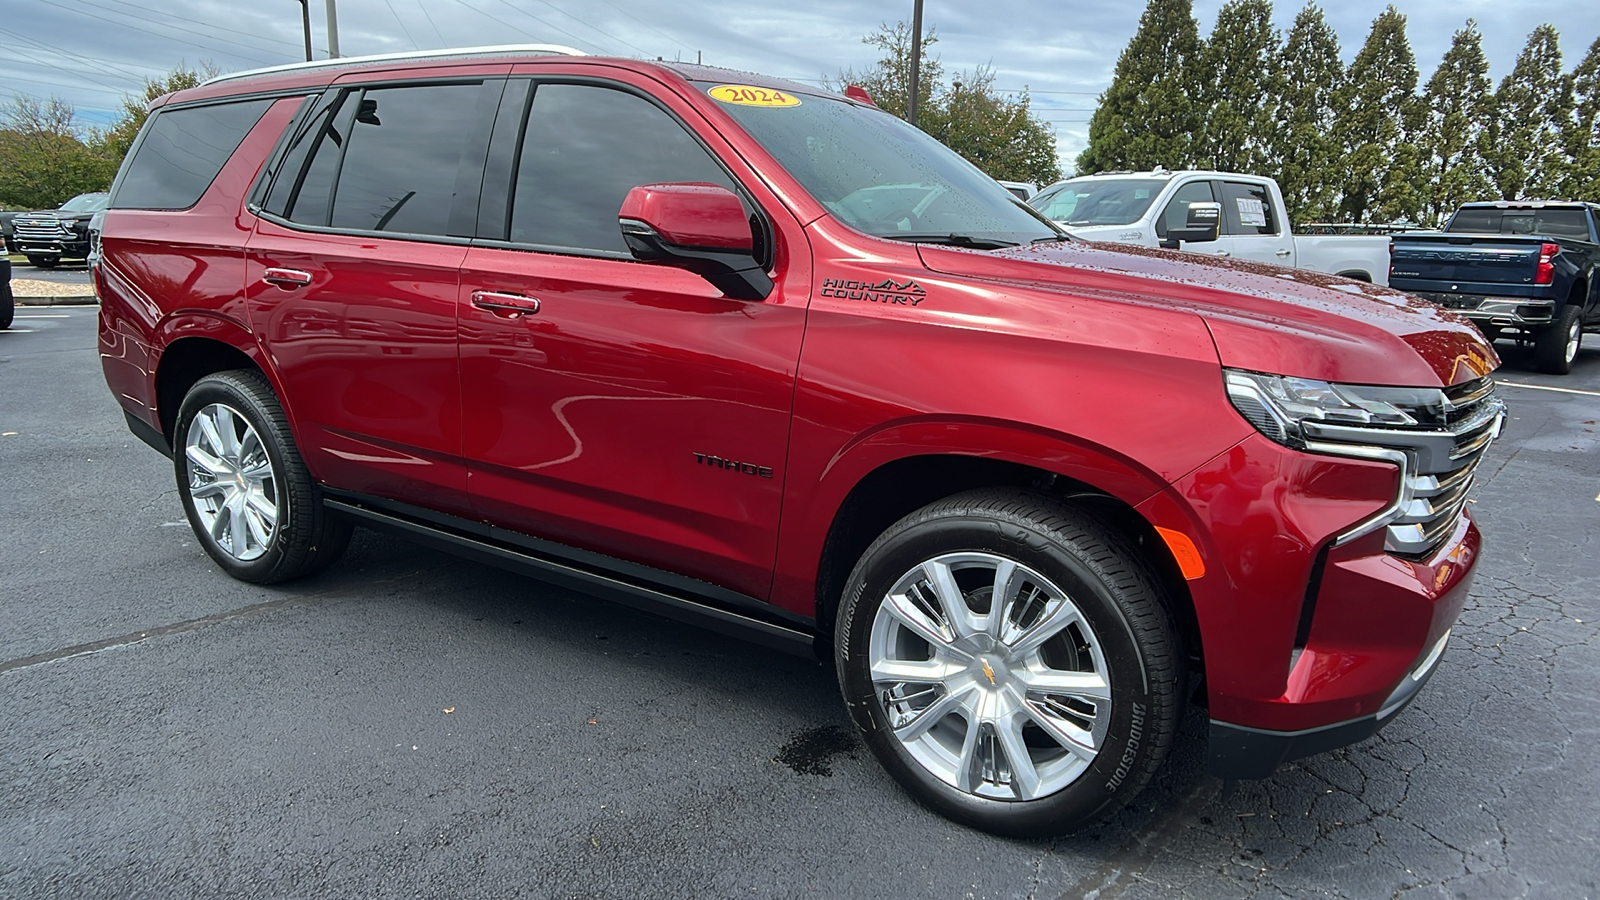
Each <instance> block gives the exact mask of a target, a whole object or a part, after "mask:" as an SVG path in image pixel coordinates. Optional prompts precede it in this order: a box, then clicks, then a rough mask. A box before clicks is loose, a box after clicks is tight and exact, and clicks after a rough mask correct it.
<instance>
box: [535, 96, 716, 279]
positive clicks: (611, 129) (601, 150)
mask: <svg viewBox="0 0 1600 900" xmlns="http://www.w3.org/2000/svg"><path fill="white" fill-rule="evenodd" d="M681 181H694V182H703V183H709V184H717V185H721V186H723V187H726V188H728V189H729V190H737V189H736V188H735V187H734V184H733V181H732V180H731V179H730V178H729V177H728V175H727V173H726V172H724V171H723V169H722V167H721V166H720V165H719V164H718V163H717V161H716V160H715V159H714V158H713V157H712V156H711V154H710V153H708V152H707V151H706V149H705V148H704V147H702V146H701V145H700V142H699V141H697V140H695V138H694V137H693V136H692V135H690V134H689V132H688V131H687V130H685V129H684V127H683V126H682V125H681V124H679V123H678V121H677V120H676V119H674V118H673V117H672V116H671V115H669V114H668V113H667V112H666V111H665V110H663V109H662V108H661V107H659V106H656V105H655V104H654V103H651V102H650V101H649V100H646V99H644V98H643V97H640V96H638V95H636V94H631V93H628V92H627V91H621V90H615V89H612V88H607V87H600V86H597V85H588V84H539V85H537V86H536V87H535V88H534V95H533V103H532V105H531V106H530V107H529V111H528V121H527V127H526V129H525V131H524V138H523V143H522V150H521V153H520V158H519V162H518V166H517V175H516V182H515V185H514V187H513V190H512V198H511V219H510V225H511V227H510V234H509V237H510V239H511V240H512V241H515V242H518V243H526V244H538V245H543V246H548V247H556V248H564V249H574V250H579V251H601V252H614V253H619V254H623V255H628V247H627V245H626V244H625V243H623V240H622V231H621V229H620V228H618V227H617V212H618V211H619V210H621V208H622V201H623V199H624V198H626V197H627V196H628V191H630V190H632V189H633V188H635V187H637V186H639V185H641V184H656V183H660V182H681Z"/></svg>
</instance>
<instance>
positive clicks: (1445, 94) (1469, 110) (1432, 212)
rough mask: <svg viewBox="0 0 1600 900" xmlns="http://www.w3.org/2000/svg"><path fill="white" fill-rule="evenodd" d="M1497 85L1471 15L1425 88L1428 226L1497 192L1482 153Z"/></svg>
mask: <svg viewBox="0 0 1600 900" xmlns="http://www.w3.org/2000/svg"><path fill="white" fill-rule="evenodd" d="M1493 89H1494V84H1493V82H1491V81H1490V80H1489V60H1488V59H1487V58H1485V57H1484V55H1483V35H1482V34H1480V33H1479V32H1478V24H1477V22H1475V21H1473V20H1472V19H1468V20H1467V27H1465V28H1463V29H1461V30H1460V31H1457V32H1456V34H1455V39H1454V40H1453V41H1452V42H1451V44H1450V49H1449V50H1447V51H1446V52H1445V54H1444V59H1443V61H1441V62H1440V63H1439V68H1438V69H1436V70H1435V71H1434V73H1433V77H1432V78H1430V79H1428V84H1427V87H1426V88H1425V89H1424V91H1423V108H1424V116H1425V117H1424V120H1423V126H1422V134H1421V135H1419V136H1418V139H1417V143H1418V145H1419V149H1420V150H1421V153H1422V162H1423V181H1424V185H1425V188H1426V196H1425V197H1424V203H1423V221H1424V222H1425V223H1427V224H1429V225H1434V224H1437V223H1438V222H1439V221H1440V218H1441V217H1442V216H1445V215H1447V214H1449V213H1450V212H1452V211H1454V210H1455V208H1456V207H1458V206H1460V205H1461V204H1462V203H1465V202H1467V201H1470V200H1484V199H1488V198H1489V197H1491V196H1493V191H1494V184H1493V183H1492V182H1491V181H1490V180H1489V166H1488V163H1487V162H1486V161H1485V160H1484V158H1483V152H1482V150H1483V131H1484V123H1485V122H1487V121H1488V120H1489V118H1490V116H1491V115H1492V114H1493V111H1494V104H1493V99H1494V95H1493Z"/></svg>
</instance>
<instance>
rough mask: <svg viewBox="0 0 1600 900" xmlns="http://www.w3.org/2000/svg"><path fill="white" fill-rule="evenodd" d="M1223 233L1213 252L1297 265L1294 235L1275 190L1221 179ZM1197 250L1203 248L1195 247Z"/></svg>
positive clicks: (1247, 182) (1254, 184)
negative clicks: (1284, 216)
mask: <svg viewBox="0 0 1600 900" xmlns="http://www.w3.org/2000/svg"><path fill="white" fill-rule="evenodd" d="M1216 188H1217V190H1218V191H1219V192H1220V193H1221V194H1222V196H1221V197H1220V198H1218V199H1220V200H1221V201H1222V235H1221V236H1220V237H1218V238H1217V242H1216V245H1215V246H1214V248H1212V252H1214V253H1216V254H1217V255H1218V256H1231V257H1234V258H1236V259H1253V260H1255V261H1256V262H1264V263H1274V264H1276V265H1280V266H1292V265H1294V262H1295V260H1294V238H1293V237H1292V236H1291V235H1290V233H1289V228H1288V226H1287V225H1286V224H1285V223H1284V222H1283V216H1282V206H1280V205H1279V204H1278V203H1276V202H1274V200H1275V198H1274V197H1273V192H1272V190H1271V189H1270V188H1269V187H1268V186H1267V185H1265V184H1259V183H1256V182H1250V181H1220V182H1217V184H1216ZM1195 249H1201V248H1200V247H1196V248H1195Z"/></svg>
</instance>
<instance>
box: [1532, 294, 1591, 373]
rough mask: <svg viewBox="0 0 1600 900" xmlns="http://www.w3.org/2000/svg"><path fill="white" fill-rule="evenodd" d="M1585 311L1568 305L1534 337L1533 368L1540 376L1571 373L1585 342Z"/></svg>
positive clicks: (1576, 306)
mask: <svg viewBox="0 0 1600 900" xmlns="http://www.w3.org/2000/svg"><path fill="white" fill-rule="evenodd" d="M1582 319H1583V310H1582V308H1581V304H1579V303H1571V302H1569V303H1567V304H1566V305H1564V306H1562V307H1561V314H1560V315H1559V316H1556V320H1555V321H1554V322H1552V323H1551V324H1549V325H1547V326H1545V327H1544V328H1541V329H1539V330H1538V331H1536V332H1534V334H1533V364H1534V366H1535V367H1536V368H1537V369H1538V370H1539V371H1541V372H1546V373H1548V374H1551V375H1565V374H1567V373H1569V372H1571V371H1572V361H1573V360H1574V359H1576V358H1577V356H1578V348H1579V346H1580V345H1581V343H1582V341H1583V321H1582Z"/></svg>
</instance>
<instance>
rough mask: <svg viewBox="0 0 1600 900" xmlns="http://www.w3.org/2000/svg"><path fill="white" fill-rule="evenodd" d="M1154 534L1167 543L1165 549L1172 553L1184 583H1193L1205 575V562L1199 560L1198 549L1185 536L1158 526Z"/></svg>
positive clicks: (1179, 532)
mask: <svg viewBox="0 0 1600 900" xmlns="http://www.w3.org/2000/svg"><path fill="white" fill-rule="evenodd" d="M1156 533H1157V534H1159V535H1161V539H1162V540H1163V541H1166V542H1167V549H1168V550H1171V551H1172V558H1173V559H1175V560H1177V561H1178V571H1180V572H1182V573H1183V579H1184V580H1185V581H1193V580H1195V579H1196V578H1199V577H1200V576H1202V575H1204V574H1205V573H1206V561H1205V560H1204V559H1201V558H1200V548H1199V547H1196V546H1195V545H1194V541H1191V540H1189V536H1188V535H1187V534H1184V533H1183V532H1181V531H1173V530H1172V529H1171V528H1162V527H1161V526H1160V525H1157V526H1156Z"/></svg>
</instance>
